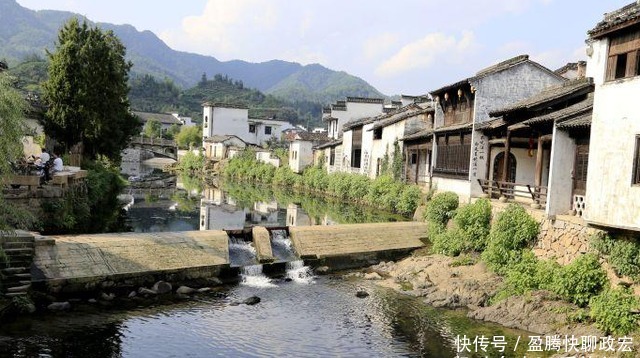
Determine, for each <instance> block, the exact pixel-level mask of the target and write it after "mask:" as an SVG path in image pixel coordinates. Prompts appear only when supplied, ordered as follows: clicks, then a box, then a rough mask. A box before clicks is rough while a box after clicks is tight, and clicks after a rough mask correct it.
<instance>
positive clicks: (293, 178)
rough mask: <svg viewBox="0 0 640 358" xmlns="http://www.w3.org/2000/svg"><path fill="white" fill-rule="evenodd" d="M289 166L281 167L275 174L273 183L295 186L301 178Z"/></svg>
mask: <svg viewBox="0 0 640 358" xmlns="http://www.w3.org/2000/svg"><path fill="white" fill-rule="evenodd" d="M297 177H299V175H298V174H296V173H294V172H293V171H292V170H291V169H290V168H289V167H279V168H278V169H276V170H275V172H274V174H273V184H276V185H282V186H290V187H291V186H295V185H296V184H297V183H299V181H300V180H301V179H298V178H297Z"/></svg>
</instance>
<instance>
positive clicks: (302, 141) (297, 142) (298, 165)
mask: <svg viewBox="0 0 640 358" xmlns="http://www.w3.org/2000/svg"><path fill="white" fill-rule="evenodd" d="M328 141H329V138H328V137H327V136H326V134H324V133H309V132H299V133H296V134H295V137H294V138H293V140H292V141H291V142H290V143H289V168H291V170H292V171H293V172H294V173H302V171H303V170H304V169H305V168H306V167H308V166H311V165H313V164H314V156H313V147H314V146H317V145H319V144H324V143H327V142H328Z"/></svg>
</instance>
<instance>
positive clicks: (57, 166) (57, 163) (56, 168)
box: [52, 153, 63, 173]
mask: <svg viewBox="0 0 640 358" xmlns="http://www.w3.org/2000/svg"><path fill="white" fill-rule="evenodd" d="M62 168H63V164H62V158H60V156H59V155H57V154H56V153H53V170H52V172H53V173H55V172H61V171H62Z"/></svg>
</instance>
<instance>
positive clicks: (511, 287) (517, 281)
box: [492, 249, 562, 302]
mask: <svg viewBox="0 0 640 358" xmlns="http://www.w3.org/2000/svg"><path fill="white" fill-rule="evenodd" d="M561 270H562V267H561V266H560V265H559V264H558V263H557V262H555V261H552V260H540V259H538V258H537V257H536V256H535V254H534V253H533V252H532V251H531V250H527V249H525V250H523V251H522V253H521V255H520V260H519V261H517V262H515V263H513V264H511V265H510V266H509V267H508V268H507V269H506V271H505V274H504V276H505V280H504V283H503V285H502V287H501V289H500V291H499V292H498V293H497V294H496V296H495V297H493V298H492V302H497V301H499V300H501V299H504V298H507V297H510V296H516V295H523V294H525V293H527V292H530V291H535V290H552V287H553V286H554V282H555V281H556V279H557V277H558V276H560V271H561Z"/></svg>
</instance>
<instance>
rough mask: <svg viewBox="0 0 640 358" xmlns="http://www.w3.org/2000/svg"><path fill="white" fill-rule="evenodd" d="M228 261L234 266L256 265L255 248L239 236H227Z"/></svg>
mask: <svg viewBox="0 0 640 358" xmlns="http://www.w3.org/2000/svg"><path fill="white" fill-rule="evenodd" d="M229 262H230V264H231V266H235V267H237V266H251V265H256V264H257V263H258V260H257V259H256V249H255V248H254V247H253V245H251V242H248V241H245V240H244V239H243V238H241V237H233V236H229Z"/></svg>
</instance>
